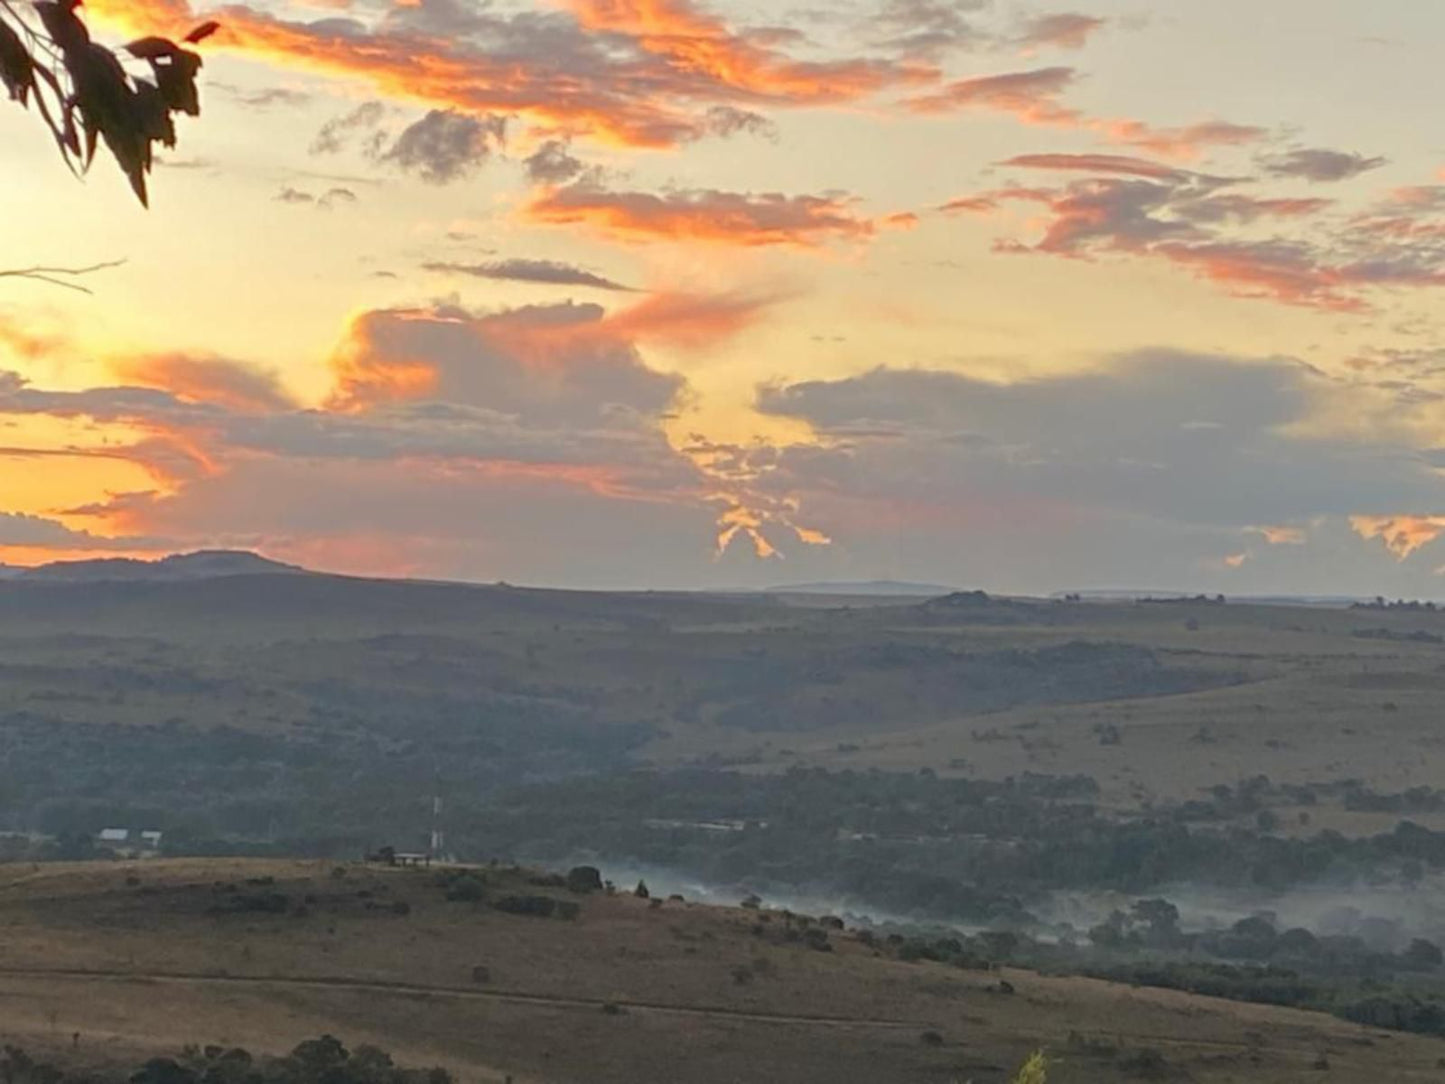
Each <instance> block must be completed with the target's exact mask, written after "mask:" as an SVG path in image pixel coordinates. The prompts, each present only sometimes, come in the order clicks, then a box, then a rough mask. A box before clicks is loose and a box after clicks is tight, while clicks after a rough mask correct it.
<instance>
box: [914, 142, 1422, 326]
mask: <svg viewBox="0 0 1445 1084" xmlns="http://www.w3.org/2000/svg"><path fill="white" fill-rule="evenodd" d="M1004 164H1005V165H1009V166H1014V167H1026V168H1034V169H1047V170H1055V171H1073V172H1081V171H1082V172H1089V173H1092V174H1094V175H1093V176H1090V177H1088V178H1087V179H1081V180H1077V181H1073V182H1070V183H1068V184H1066V185H1064V186H1063V187H1058V188H1049V187H1021V186H1006V187H1003V188H997V189H992V190H986V191H983V192H976V193H972V194H968V195H964V196H960V197H958V198H957V199H954V200H952V201H950V202H948V203H946V204H944V205H943V206H942V207H941V208H940V210H943V211H949V212H965V211H967V212H972V213H978V214H984V213H989V212H991V211H994V210H997V209H999V208H1001V207H1003V206H1004V205H1006V204H1008V203H1010V202H1026V203H1030V204H1037V205H1041V206H1042V207H1043V208H1044V209H1045V211H1046V214H1045V215H1044V216H1042V218H1040V219H1036V220H1035V221H1036V222H1038V223H1039V225H1040V227H1041V230H1042V235H1041V236H1040V237H1038V238H1037V239H1036V240H1034V241H1032V242H1031V243H1030V242H1024V241H1021V240H1019V239H1017V238H1002V239H1000V240H999V241H998V242H996V244H995V248H996V250H997V251H999V252H1004V253H1014V254H1027V253H1032V254H1042V255H1052V256H1062V257H1068V258H1071V259H1077V260H1093V259H1098V258H1100V257H1102V256H1114V257H1129V258H1135V259H1140V258H1142V259H1153V260H1161V261H1164V262H1166V263H1169V264H1172V265H1174V266H1176V267H1178V268H1180V269H1182V270H1185V271H1187V272H1189V273H1190V274H1193V275H1195V276H1196V277H1198V278H1200V279H1203V280H1205V281H1207V282H1211V283H1214V284H1215V285H1217V286H1220V287H1222V288H1223V289H1224V290H1225V291H1227V292H1228V293H1230V294H1231V295H1233V296H1237V297H1241V298H1249V299H1260V300H1270V301H1276V302H1281V303H1284V304H1288V305H1296V306H1301V307H1308V308H1316V309H1323V310H1328V311H1334V312H1346V313H1360V312H1366V311H1368V310H1369V309H1370V308H1371V304H1372V302H1371V295H1372V294H1373V293H1375V292H1377V291H1383V290H1394V289H1402V288H1412V289H1422V288H1431V287H1436V286H1441V285H1445V223H1441V222H1438V221H1436V220H1434V219H1433V218H1431V216H1432V215H1434V214H1435V213H1436V210H1435V204H1434V201H1433V199H1432V198H1430V197H1429V196H1426V195H1422V194H1421V193H1419V192H1415V191H1411V192H1397V193H1395V194H1394V195H1393V196H1392V198H1391V200H1390V201H1387V203H1386V204H1384V205H1381V206H1379V207H1377V208H1375V209H1374V212H1373V213H1370V214H1366V215H1357V216H1355V217H1353V218H1351V219H1348V220H1346V221H1345V222H1343V223H1339V222H1330V223H1329V224H1328V226H1321V225H1320V224H1319V223H1318V222H1315V221H1314V220H1316V219H1319V218H1320V216H1322V215H1324V213H1325V212H1327V211H1329V210H1331V209H1332V208H1333V206H1334V203H1333V201H1331V200H1327V199H1320V198H1280V197H1272V196H1257V195H1253V194H1251V193H1248V192H1243V191H1239V189H1240V187H1241V186H1242V185H1244V184H1245V183H1247V182H1246V179H1243V178H1229V177H1214V176H1210V175H1208V174H1202V173H1196V172H1193V171H1189V170H1183V169H1172V168H1170V167H1167V166H1161V165H1159V164H1158V163H1154V162H1150V161H1148V160H1146V159H1137V158H1129V157H1119V156H1112V155H1094V154H1070V155H1064V154H1041V155H1022V156H1019V157H1016V158H1012V159H1009V160H1008V161H1007V162H1005V163H1004ZM1306 220H1309V221H1310V228H1309V229H1308V230H1302V229H1300V228H1299V227H1297V226H1296V227H1295V229H1294V231H1293V232H1288V227H1289V226H1290V224H1292V223H1301V222H1305V221H1306ZM1260 224H1271V225H1272V226H1273V227H1274V228H1275V229H1276V231H1277V232H1276V233H1275V234H1274V235H1272V236H1260V235H1259V234H1258V232H1256V231H1253V230H1251V229H1250V227H1256V226H1258V225H1260Z"/></svg>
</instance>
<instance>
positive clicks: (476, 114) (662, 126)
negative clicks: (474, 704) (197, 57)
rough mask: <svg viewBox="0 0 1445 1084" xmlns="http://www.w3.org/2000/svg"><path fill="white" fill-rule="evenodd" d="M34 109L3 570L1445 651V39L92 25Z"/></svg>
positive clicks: (912, 0) (10, 233) (449, 13)
mask: <svg viewBox="0 0 1445 1084" xmlns="http://www.w3.org/2000/svg"><path fill="white" fill-rule="evenodd" d="M85 10H86V11H87V12H88V13H89V21H90V23H91V26H92V29H93V31H94V32H95V33H96V35H97V36H98V37H100V38H101V39H103V40H106V41H108V42H111V43H114V44H119V43H121V42H123V41H125V40H127V39H128V38H129V37H132V36H138V35H141V34H148V33H164V34H170V35H177V36H178V35H180V34H184V33H185V32H186V31H187V30H188V29H189V28H190V27H191V26H193V25H195V24H196V23H198V22H199V21H201V20H203V19H206V18H214V19H216V20H218V21H220V22H221V23H222V27H223V28H222V30H221V31H220V32H219V33H217V34H216V35H215V36H214V37H212V38H210V39H209V40H208V41H206V42H205V44H204V45H203V46H202V47H201V48H202V51H203V53H204V55H205V64H206V66H205V70H204V73H203V78H202V102H203V113H202V116H201V117H200V118H199V119H197V120H187V121H186V122H185V123H184V124H183V125H182V130H181V133H180V135H181V138H180V144H179V145H178V146H177V148H176V149H175V150H173V151H170V152H167V156H166V161H165V163H164V164H162V165H160V166H158V167H157V169H156V173H155V176H154V178H153V181H152V185H151V209H150V210H148V211H147V210H144V209H142V208H141V207H140V206H139V205H138V204H137V202H136V201H135V200H134V199H133V198H132V196H131V195H130V192H129V190H128V188H127V187H126V183H125V180H124V178H123V177H122V176H121V175H120V173H119V171H117V170H116V169H114V168H113V164H112V163H110V162H108V161H98V162H97V164H96V167H95V168H94V169H93V170H92V172H91V173H90V175H89V176H88V177H87V178H86V180H85V181H84V182H79V181H76V180H75V179H74V178H72V177H71V176H70V174H69V173H68V172H67V171H66V168H65V166H64V164H63V163H62V162H61V160H60V159H59V158H58V157H57V155H56V153H55V150H54V147H53V145H52V144H51V143H50V142H49V136H48V134H47V133H46V132H45V130H44V129H43V128H42V127H41V126H40V124H39V123H38V122H37V121H36V119H35V117H34V116H32V115H30V114H28V113H26V112H25V111H23V110H22V109H20V108H19V107H18V106H16V105H13V104H6V103H0V140H3V144H4V146H5V148H6V152H5V156H4V158H3V160H0V185H3V191H4V193H5V199H4V207H5V210H6V212H7V213H6V214H5V216H4V221H3V226H0V231H3V232H0V236H3V239H4V256H3V258H0V266H4V267H26V266H31V265H62V266H79V265H87V264H93V263H100V262H103V261H111V260H123V261H124V263H123V264H121V265H120V266H118V267H114V268H112V269H109V270H104V271H99V272H96V273H95V274H93V275H90V276H87V277H86V278H85V280H84V281H85V283H86V285H87V286H88V287H89V288H90V289H91V290H92V291H93V292H92V293H91V294H90V295H84V294H80V293H76V292H73V291H66V290H62V289H59V288H56V287H53V286H48V285H46V284H43V283H34V282H26V281H22V280H18V279H10V278H0V426H3V427H4V434H3V436H0V562H4V563H8V564H33V563H36V562H40V561H46V560H54V559H69V558H78V557H90V556H103V555H126V556H155V555H160V554H164V553H168V552H174V551H180V550H191V549H197V548H211V547H235V548H251V549H256V550H258V551H260V552H262V553H265V554H267V555H269V556H272V557H275V558H278V559H281V560H287V561H295V562H299V563H303V564H307V565H309V566H313V567H318V568H324V569H333V570H338V571H345V572H356V573H364V574H384V575H410V576H426V577H444V578H458V579H470V580H483V581H492V580H499V579H503V580H507V581H510V582H516V583H530V584H544V585H566V586H587V587H659V588H673V587H745V586H762V585H769V584H777V583H787V582H802V581H812V580H864V579H881V578H892V579H907V580H917V581H927V582H934V583H947V584H952V585H957V586H966V587H975V586H976V587H983V588H986V589H990V590H997V591H1017V592H1048V591H1055V590H1066V589H1087V588H1101V587H1134V588H1170V589H1189V590H1207V591H1210V592H1214V591H1222V592H1226V593H1258V592H1304V593H1339V594H1370V595H1373V594H1376V593H1381V594H1386V595H1391V596H1397V595H1398V596H1406V597H1445V480H1442V477H1441V474H1440V471H1441V469H1442V468H1445V398H1442V393H1445V338H1442V333H1445V319H1442V317H1445V169H1442V167H1445V134H1442V130H1441V125H1440V123H1439V105H1438V101H1439V75H1438V71H1439V69H1438V53H1439V46H1440V44H1441V43H1442V41H1445V5H1441V4H1437V3H1421V2H1420V0H1377V2H1375V3H1372V4H1362V3H1359V2H1358V0H1267V2H1266V3H1260V2H1258V0H1253V2H1248V3H1247V2H1245V0H1212V2H1210V3H1202V2H1199V0H1132V2H1131V0H1082V2H1081V6H1079V7H1077V8H1075V7H1060V8H1050V7H1036V6H1028V5H1025V4H1014V3H1009V2H1006V0H953V2H951V3H950V2H946V0H855V2H848V3H817V4H802V5H799V6H796V7H793V6H786V5H784V6H778V5H768V4H762V3H751V4H742V3H734V2H732V0H716V2H714V3H711V4H706V5H705V4H703V3H702V2H701V0H698V2H692V0H537V2H535V3H527V2H512V0H495V2H485V0H397V2H395V3H388V2H383V0H312V2H311V3H309V4H303V3H275V4H272V3H259V2H258V3H254V4H241V5H231V6H226V7H219V8H206V7H195V8H191V7H188V6H187V3H186V0H91V2H90V3H88V4H87V7H86V9H85Z"/></svg>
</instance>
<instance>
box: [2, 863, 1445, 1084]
mask: <svg viewBox="0 0 1445 1084" xmlns="http://www.w3.org/2000/svg"><path fill="white" fill-rule="evenodd" d="M338 870H340V871H341V872H338ZM486 876H487V877H488V880H489V885H488V892H489V895H493V896H494V895H495V894H497V893H505V892H508V891H520V892H527V891H530V892H545V893H548V894H550V895H553V896H556V897H565V898H568V899H573V898H578V897H572V896H570V895H569V894H568V893H567V892H566V891H565V890H563V889H556V888H548V889H538V888H535V887H528V886H527V885H526V883H525V878H524V875H523V874H521V873H511V872H502V871H492V872H489V873H487V874H486ZM259 895H274V896H284V897H285V900H286V905H285V906H286V911H285V913H274V914H272V913H259V912H251V911H245V910H240V909H238V904H237V903H236V901H237V900H240V899H244V898H247V897H248V896H259ZM579 899H580V902H581V904H582V906H581V913H580V915H579V916H578V917H577V918H576V919H575V920H572V921H567V920H562V919H557V918H546V919H544V918H538V917H526V916H517V915H510V914H504V913H501V912H499V911H497V910H495V909H493V908H490V907H488V906H486V905H484V904H480V903H476V902H461V901H457V900H448V899H446V898H445V895H444V893H443V891H442V890H441V889H440V888H439V887H438V886H437V884H436V874H435V872H427V871H405V870H393V869H384V868H375V867H368V866H362V865H348V866H340V867H338V866H336V865H334V864H331V863H301V862H281V861H269V862H266V861H239V860H184V861H152V862H140V863H91V864H55V865H42V866H31V865H14V866H9V867H5V868H4V869H3V870H0V945H3V951H0V1037H3V1039H4V1040H5V1041H6V1042H11V1043H17V1044H19V1045H21V1046H23V1047H25V1048H26V1049H29V1050H31V1051H33V1052H37V1053H41V1052H43V1053H46V1054H49V1055H51V1056H53V1057H55V1058H57V1059H59V1060H61V1061H63V1062H64V1063H66V1064H70V1065H75V1066H79V1067H87V1066H88V1067H91V1068H106V1067H114V1066H118V1065H121V1064H135V1063H136V1060H137V1059H138V1058H141V1057H144V1056H150V1055H154V1054H157V1053H167V1054H175V1053H176V1052H178V1051H179V1050H180V1049H181V1048H182V1047H183V1046H184V1045H185V1044H188V1043H197V1044H207V1043H216V1044H222V1045H232V1044H234V1045H240V1046H244V1047H246V1048H248V1049H251V1050H253V1051H255V1052H258V1053H259V1052H274V1053H280V1052H284V1051H285V1050H287V1049H289V1048H290V1047H291V1046H292V1045H294V1044H295V1043H297V1042H299V1041H300V1040H302V1039H305V1038H308V1037H313V1036H315V1035H318V1034H320V1033H323V1032H329V1033H332V1034H335V1035H337V1036H339V1037H341V1038H342V1039H343V1040H344V1041H346V1042H348V1043H351V1044H356V1043H362V1042H367V1043H372V1044H375V1045H379V1046H381V1047H383V1048H385V1049H387V1050H390V1051H391V1052H392V1053H393V1054H394V1055H395V1056H396V1057H397V1059H398V1061H400V1062H402V1063H405V1064H418V1065H433V1064H440V1065H443V1066H444V1067H446V1068H448V1069H450V1070H451V1071H452V1072H453V1073H454V1074H455V1075H456V1077H457V1078H458V1079H459V1080H460V1081H475V1082H478V1084H483V1082H486V1084H491V1082H497V1084H500V1082H502V1081H505V1080H507V1079H511V1080H512V1081H513V1082H514V1084H544V1082H545V1084H584V1082H585V1084H611V1082H617V1084H623V1082H626V1084H632V1082H636V1081H676V1082H679V1084H694V1082H695V1084H734V1082H738V1081H749V1082H751V1081H780V1082H782V1081H787V1082H797V1084H814V1082H816V1084H824V1082H827V1084H833V1082H838V1081H860V1082H874V1081H876V1082H894V1081H897V1082H915V1081H916V1082H938V1084H954V1082H963V1081H975V1082H977V1084H992V1082H1001V1081H1004V1080H1006V1079H1007V1077H1008V1071H1009V1069H1010V1067H1012V1066H1015V1065H1017V1064H1018V1063H1019V1062H1021V1061H1022V1060H1023V1059H1024V1058H1025V1057H1026V1056H1027V1055H1028V1053H1029V1052H1030V1051H1032V1050H1033V1049H1035V1048H1038V1047H1044V1048H1046V1049H1047V1050H1048V1051H1049V1053H1050V1055H1051V1056H1052V1057H1053V1058H1054V1059H1055V1062H1054V1065H1053V1067H1052V1069H1051V1072H1050V1077H1049V1079H1050V1081H1051V1082H1058V1084H1083V1082H1090V1084H1093V1082H1099V1084H1114V1082H1124V1081H1133V1080H1176V1081H1197V1082H1200V1084H1208V1082H1221V1084H1223V1082H1237V1084H1246V1082H1248V1084H1289V1082H1293V1081H1318V1080H1322V1079H1327V1080H1330V1081H1335V1082H1340V1084H1351V1082H1360V1084H1380V1082H1383V1081H1391V1082H1394V1081H1399V1082H1402V1084H1403V1082H1410V1081H1435V1080H1439V1079H1440V1078H1441V1075H1442V1072H1445V1069H1442V1068H1441V1066H1442V1064H1445V1062H1442V1058H1445V1042H1440V1041H1438V1040H1432V1039H1427V1038H1422V1037H1418V1036H1408V1035H1401V1034H1391V1033H1387V1032H1381V1031H1378V1030H1372V1029H1365V1028H1361V1027H1358V1026H1355V1025H1351V1024H1347V1023H1344V1022H1341V1021H1338V1020H1335V1019H1333V1018H1330V1017H1326V1016H1319V1015H1314V1014H1309V1013H1302V1012H1297V1011H1292V1010H1284V1009H1272V1008H1267V1007H1260V1006H1251V1005H1240V1004H1234V1003H1230V1002H1222V1001H1214V1000H1210V999H1203V998H1196V997H1191V996H1187V995H1183V994H1177V993H1172V992H1168V991H1154V990H1144V989H1133V988H1129V987H1123V986H1112V985H1109V984H1105V983H1099V982H1093V981H1089V980H1083V979H1057V978H1046V977H1041V976H1038V975H1034V974H1029V973H1023V972H1014V971H1007V972H1001V973H1000V972H973V971H965V970H961V969H958V968H953V967H947V966H945V965H941V964H935V963H903V962H900V961H898V960H895V959H891V958H887V957H886V956H883V955H879V954H878V953H877V952H876V951H875V950H874V949H872V948H870V947H869V946H868V945H866V944H864V943H862V942H860V941H859V940H857V939H856V938H855V937H854V936H853V935H852V934H851V933H849V932H834V933H832V934H831V937H830V941H831V945H832V950H831V951H826V952H824V951H818V950H817V949H814V948H809V947H804V946H802V945H797V944H787V943H782V942H781V940H780V939H779V938H778V937H777V936H776V934H777V932H779V930H780V928H781V926H782V923H783V921H784V920H783V918H782V916H781V915H776V914H774V915H768V914H767V913H766V912H763V913H762V914H760V913H758V912H751V911H746V910H741V909H738V910H731V909H715V908H708V907H704V906H701V905H697V904H687V903H682V902H678V901H668V902H666V903H664V904H662V905H661V906H657V907H654V906H653V905H652V904H651V903H650V902H649V901H645V900H640V899H636V898H633V897H632V896H630V895H618V896H607V895H603V894H597V895H593V896H589V897H585V898H579ZM402 912H405V913H402ZM764 916H766V918H767V920H766V921H762V919H763V917H764ZM755 927H760V928H761V929H762V931H763V932H762V933H761V934H759V933H756V932H754V931H755ZM478 967H481V968H485V969H486V970H485V973H482V974H477V973H474V969H475V968H478ZM740 976H745V977H740ZM479 979H480V981H479ZM1001 983H1007V984H1009V986H1011V987H1012V990H1013V992H1012V993H1005V992H1000V989H1001ZM928 1032H932V1033H935V1036H936V1039H938V1040H941V1041H929V1040H927V1039H925V1038H924V1036H925V1033H928ZM1071 1033H1073V1035H1074V1036H1075V1037H1074V1039H1073V1040H1072V1041H1071V1039H1070V1035H1071ZM1081 1040H1082V1041H1081ZM1324 1065H1328V1071H1327V1072H1326V1071H1324V1069H1323V1068H1321V1067H1322V1066H1324Z"/></svg>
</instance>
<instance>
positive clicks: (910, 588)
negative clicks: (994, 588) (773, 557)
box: [767, 580, 958, 598]
mask: <svg viewBox="0 0 1445 1084" xmlns="http://www.w3.org/2000/svg"><path fill="white" fill-rule="evenodd" d="M957 590H958V588H956V587H945V586H943V585H942V584H936V583H905V582H900V581H897V580H863V581H860V582H856V583H849V582H840V583H828V582H824V583H793V584H784V585H781V586H778V587H769V588H768V589H767V593H768V594H772V595H895V596H904V595H906V596H910V597H912V596H921V597H925V598H934V597H936V596H939V595H951V594H953V593H954V592H955V591H957Z"/></svg>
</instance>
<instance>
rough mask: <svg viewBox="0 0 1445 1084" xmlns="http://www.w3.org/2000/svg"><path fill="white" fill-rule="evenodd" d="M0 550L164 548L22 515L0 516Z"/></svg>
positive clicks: (159, 542) (148, 541)
mask: <svg viewBox="0 0 1445 1084" xmlns="http://www.w3.org/2000/svg"><path fill="white" fill-rule="evenodd" d="M0 546H33V547H37V548H41V549H50V550H141V549H157V548H164V547H165V546H166V543H165V541H164V540H161V539H154V538H145V537H138V538H137V537H132V538H125V539H111V538H105V537H103V536H101V535H95V534H91V533H90V532H89V531H78V530H75V529H73V528H71V527H67V526H66V525H65V524H63V523H61V522H60V521H59V520H54V519H48V518H46V517H44V516H34V515H28V514H26V513H24V512H0Z"/></svg>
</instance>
